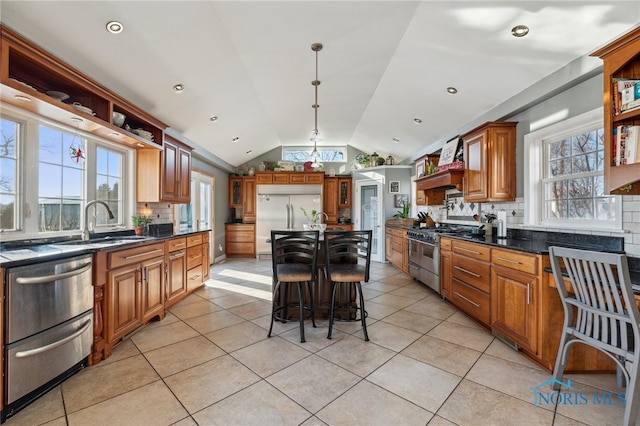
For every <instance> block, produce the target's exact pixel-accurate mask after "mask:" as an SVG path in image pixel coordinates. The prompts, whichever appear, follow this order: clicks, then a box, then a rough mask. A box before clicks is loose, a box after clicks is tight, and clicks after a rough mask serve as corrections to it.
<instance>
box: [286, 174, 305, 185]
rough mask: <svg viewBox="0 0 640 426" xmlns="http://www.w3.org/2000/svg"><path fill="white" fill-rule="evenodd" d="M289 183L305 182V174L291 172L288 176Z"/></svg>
mask: <svg viewBox="0 0 640 426" xmlns="http://www.w3.org/2000/svg"><path fill="white" fill-rule="evenodd" d="M289 183H307V176H306V174H303V173H301V174H292V175H290V176H289Z"/></svg>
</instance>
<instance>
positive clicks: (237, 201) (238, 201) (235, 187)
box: [229, 177, 242, 209]
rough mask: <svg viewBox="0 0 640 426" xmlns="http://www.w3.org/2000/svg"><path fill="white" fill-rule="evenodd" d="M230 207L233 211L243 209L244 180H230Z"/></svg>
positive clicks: (232, 178)
mask: <svg viewBox="0 0 640 426" xmlns="http://www.w3.org/2000/svg"><path fill="white" fill-rule="evenodd" d="M229 207H230V208H232V209H239V208H242V178H240V177H230V178H229Z"/></svg>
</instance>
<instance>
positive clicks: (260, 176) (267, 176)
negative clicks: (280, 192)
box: [256, 173, 273, 183]
mask: <svg viewBox="0 0 640 426" xmlns="http://www.w3.org/2000/svg"><path fill="white" fill-rule="evenodd" d="M272 182H273V173H256V183H272Z"/></svg>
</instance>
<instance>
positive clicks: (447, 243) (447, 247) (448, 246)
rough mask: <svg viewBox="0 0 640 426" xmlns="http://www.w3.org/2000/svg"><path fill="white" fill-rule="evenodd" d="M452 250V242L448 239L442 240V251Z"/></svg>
mask: <svg viewBox="0 0 640 426" xmlns="http://www.w3.org/2000/svg"><path fill="white" fill-rule="evenodd" d="M442 250H451V240H450V239H448V238H440V251H442Z"/></svg>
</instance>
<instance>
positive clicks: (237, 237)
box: [227, 231, 254, 243]
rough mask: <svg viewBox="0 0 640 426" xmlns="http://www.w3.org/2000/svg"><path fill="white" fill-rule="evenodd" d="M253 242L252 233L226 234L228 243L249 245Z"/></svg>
mask: <svg viewBox="0 0 640 426" xmlns="http://www.w3.org/2000/svg"><path fill="white" fill-rule="evenodd" d="M253 240H254V237H253V231H239V232H238V231H236V232H232V233H229V234H227V242H228V243H250V242H252V241H253Z"/></svg>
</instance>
